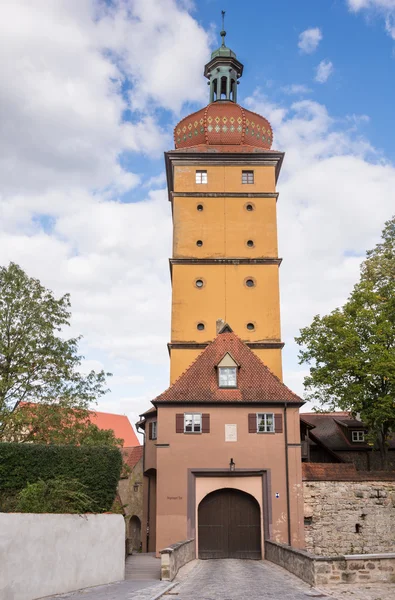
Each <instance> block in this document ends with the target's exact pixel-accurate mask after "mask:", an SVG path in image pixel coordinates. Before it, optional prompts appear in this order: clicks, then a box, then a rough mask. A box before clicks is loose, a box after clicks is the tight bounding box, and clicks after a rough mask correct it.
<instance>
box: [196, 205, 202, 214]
mask: <svg viewBox="0 0 395 600" xmlns="http://www.w3.org/2000/svg"><path fill="white" fill-rule="evenodd" d="M196 210H198V211H199V212H201V211H202V210H203V204H198V205H197V207H196Z"/></svg>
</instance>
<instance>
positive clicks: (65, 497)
mask: <svg viewBox="0 0 395 600" xmlns="http://www.w3.org/2000/svg"><path fill="white" fill-rule="evenodd" d="M86 492H87V487H86V485H84V484H83V483H81V482H80V481H78V479H67V477H56V478H55V479H48V481H43V480H42V479H39V480H38V481H36V483H28V484H27V486H26V487H25V488H24V489H23V490H22V491H21V492H19V494H18V502H17V505H16V511H17V512H22V513H79V514H81V513H87V512H95V501H94V500H92V498H91V497H90V496H88V494H87V493H86Z"/></svg>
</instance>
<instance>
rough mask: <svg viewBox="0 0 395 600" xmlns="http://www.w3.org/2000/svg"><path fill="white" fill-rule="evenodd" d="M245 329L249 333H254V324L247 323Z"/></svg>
mask: <svg viewBox="0 0 395 600" xmlns="http://www.w3.org/2000/svg"><path fill="white" fill-rule="evenodd" d="M247 329H249V330H250V331H254V329H255V325H254V323H247Z"/></svg>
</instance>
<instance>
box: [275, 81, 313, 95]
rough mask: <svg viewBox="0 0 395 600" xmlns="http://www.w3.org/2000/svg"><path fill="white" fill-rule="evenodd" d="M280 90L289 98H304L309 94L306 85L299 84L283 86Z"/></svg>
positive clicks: (309, 90) (309, 91)
mask: <svg viewBox="0 0 395 600" xmlns="http://www.w3.org/2000/svg"><path fill="white" fill-rule="evenodd" d="M281 89H282V91H283V92H285V93H286V94H288V95H290V96H292V95H295V96H297V95H299V96H305V95H306V94H310V93H311V89H310V88H309V87H307V85H303V84H299V83H292V84H291V85H285V86H284V87H282V88H281Z"/></svg>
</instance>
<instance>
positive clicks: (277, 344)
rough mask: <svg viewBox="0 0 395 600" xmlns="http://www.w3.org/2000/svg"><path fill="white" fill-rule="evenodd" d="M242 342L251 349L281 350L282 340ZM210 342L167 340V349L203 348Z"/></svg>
mask: <svg viewBox="0 0 395 600" xmlns="http://www.w3.org/2000/svg"><path fill="white" fill-rule="evenodd" d="M242 342H243V344H245V345H246V346H248V347H249V348H251V350H282V349H283V348H284V345H285V344H284V342H281V341H279V340H261V341H259V342H247V341H245V340H242ZM209 344H211V341H210V342H169V343H168V344H167V349H168V352H169V354H170V353H171V351H172V350H204V349H205V348H207V346H208V345H209Z"/></svg>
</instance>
